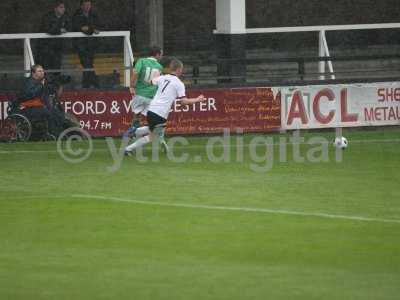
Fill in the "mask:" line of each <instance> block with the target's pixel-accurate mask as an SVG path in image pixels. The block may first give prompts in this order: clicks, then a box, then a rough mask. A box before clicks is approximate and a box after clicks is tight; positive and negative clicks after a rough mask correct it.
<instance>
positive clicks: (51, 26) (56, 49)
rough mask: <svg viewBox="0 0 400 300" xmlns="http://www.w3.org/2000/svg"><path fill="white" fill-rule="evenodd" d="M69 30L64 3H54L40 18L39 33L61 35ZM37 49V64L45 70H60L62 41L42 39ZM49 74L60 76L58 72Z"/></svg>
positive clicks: (60, 39)
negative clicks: (50, 9) (51, 8)
mask: <svg viewBox="0 0 400 300" xmlns="http://www.w3.org/2000/svg"><path fill="white" fill-rule="evenodd" d="M70 29H71V21H70V19H69V17H68V16H67V15H66V13H65V4H64V1H55V3H54V7H53V10H52V11H50V12H49V13H47V14H46V15H44V16H43V18H42V22H41V25H40V32H45V33H48V34H50V35H61V34H63V33H66V32H67V31H69V30H70ZM39 47H40V48H39V59H38V60H37V62H38V63H40V64H41V65H43V67H44V68H45V69H46V70H59V69H61V62H62V54H63V49H64V39H62V38H52V39H43V40H41V43H40V46H39ZM51 74H52V75H53V76H54V77H57V76H59V75H60V72H52V73H51Z"/></svg>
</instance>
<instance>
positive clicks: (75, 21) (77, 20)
mask: <svg viewBox="0 0 400 300" xmlns="http://www.w3.org/2000/svg"><path fill="white" fill-rule="evenodd" d="M80 4H81V5H80V8H79V9H78V10H77V11H76V12H75V14H74V16H73V18H72V29H73V30H74V31H80V32H83V33H84V34H87V35H92V34H98V33H99V18H98V16H97V13H96V12H95V11H94V10H93V8H92V2H91V1H90V0H81V2H80ZM74 47H75V49H76V51H77V53H78V56H79V60H80V62H81V65H82V67H83V68H85V69H94V65H93V63H94V55H95V53H96V49H97V39H95V38H85V39H83V38H79V39H75V41H74ZM91 86H93V87H99V83H98V78H97V75H96V73H95V71H84V72H83V75H82V87H83V88H89V87H91Z"/></svg>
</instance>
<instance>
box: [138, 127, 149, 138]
mask: <svg viewBox="0 0 400 300" xmlns="http://www.w3.org/2000/svg"><path fill="white" fill-rule="evenodd" d="M146 134H150V128H149V126H142V127H139V128H138V129H136V132H135V135H136V137H141V136H144V135H146Z"/></svg>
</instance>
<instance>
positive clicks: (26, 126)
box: [7, 114, 32, 142]
mask: <svg viewBox="0 0 400 300" xmlns="http://www.w3.org/2000/svg"><path fill="white" fill-rule="evenodd" d="M7 120H8V121H9V122H10V123H11V127H12V128H13V129H14V131H15V132H14V134H13V138H14V139H15V140H16V141H18V142H26V141H28V140H29V139H30V137H31V134H32V125H31V122H30V121H29V120H28V118H27V117H25V116H24V115H21V114H12V115H9V116H8V118H7Z"/></svg>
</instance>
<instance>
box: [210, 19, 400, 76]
mask: <svg viewBox="0 0 400 300" xmlns="http://www.w3.org/2000/svg"><path fill="white" fill-rule="evenodd" d="M390 28H400V23H378V24H353V25H323V26H298V27H271V28H246V30H245V33H246V34H253V33H285V32H287V33H290V32H312V31H315V32H318V33H319V39H318V43H319V47H318V49H319V57H321V58H323V57H330V53H329V46H328V43H327V40H326V32H327V31H339V30H342V31H346V30H370V29H390ZM214 33H215V34H224V33H225V32H219V31H217V30H214ZM326 64H327V65H328V69H329V73H330V74H331V75H330V76H331V79H335V75H334V71H333V64H332V61H331V60H329V59H328V60H321V61H320V62H319V64H318V72H319V73H320V74H321V75H320V79H322V80H323V79H325V74H326V72H325V67H326Z"/></svg>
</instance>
